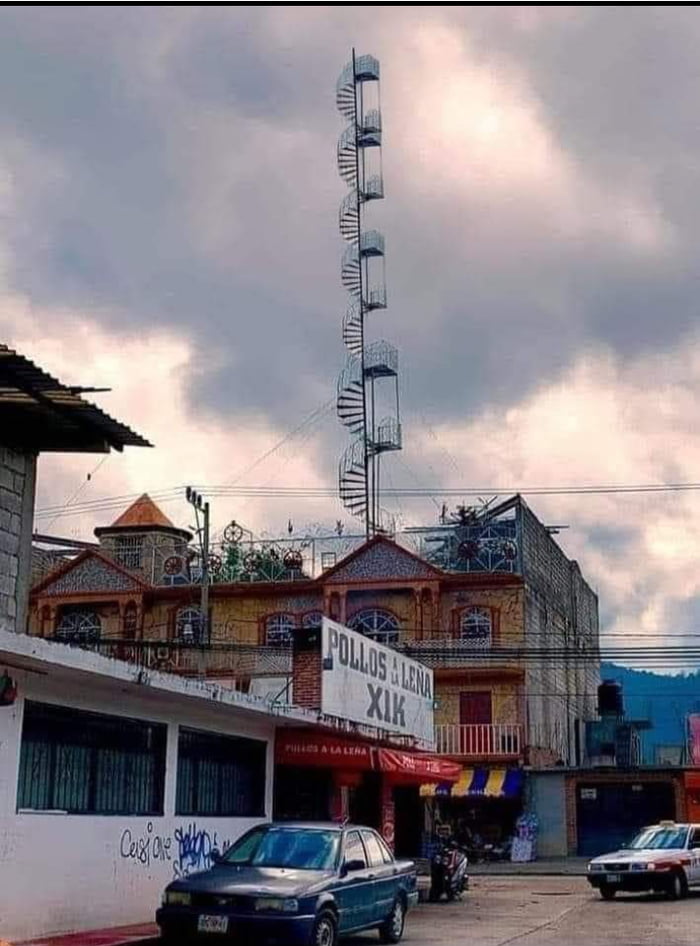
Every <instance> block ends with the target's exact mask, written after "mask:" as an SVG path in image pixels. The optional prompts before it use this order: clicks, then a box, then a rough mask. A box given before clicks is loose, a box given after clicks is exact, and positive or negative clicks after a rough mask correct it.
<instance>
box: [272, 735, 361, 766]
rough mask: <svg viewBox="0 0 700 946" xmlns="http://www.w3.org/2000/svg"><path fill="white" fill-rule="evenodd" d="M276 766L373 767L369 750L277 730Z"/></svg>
mask: <svg viewBox="0 0 700 946" xmlns="http://www.w3.org/2000/svg"><path fill="white" fill-rule="evenodd" d="M275 762H277V763H278V764H282V765H301V766H304V765H311V766H318V767H321V768H330V769H346V770H347V769H350V770H357V769H360V770H362V769H367V770H369V769H371V768H372V767H373V766H372V762H373V759H372V746H370V745H369V744H368V743H364V742H359V741H354V740H350V739H339V738H336V737H334V736H326V735H319V734H318V733H314V732H312V731H301V732H300V731H299V730H292V729H289V730H278V731H277V739H276V741H275Z"/></svg>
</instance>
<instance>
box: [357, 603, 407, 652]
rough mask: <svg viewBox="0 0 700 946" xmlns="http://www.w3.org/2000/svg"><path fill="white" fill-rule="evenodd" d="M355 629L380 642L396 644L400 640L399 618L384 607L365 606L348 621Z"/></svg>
mask: <svg viewBox="0 0 700 946" xmlns="http://www.w3.org/2000/svg"><path fill="white" fill-rule="evenodd" d="M348 627H350V628H352V630H353V631H358V632H359V633H360V634H364V635H365V637H371V638H372V640H375V641H377V642H378V643H380V644H396V643H398V640H399V629H400V623H399V619H398V618H397V617H396V615H395V614H392V613H391V611H385V610H383V609H382V608H363V610H362V611H357V612H356V613H355V614H353V616H352V617H351V618H350V620H349V621H348Z"/></svg>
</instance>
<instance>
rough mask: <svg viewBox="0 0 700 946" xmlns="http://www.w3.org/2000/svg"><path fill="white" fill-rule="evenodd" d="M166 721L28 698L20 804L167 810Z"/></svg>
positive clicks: (86, 810)
mask: <svg viewBox="0 0 700 946" xmlns="http://www.w3.org/2000/svg"><path fill="white" fill-rule="evenodd" d="M165 742H166V727H165V726H164V725H162V724H159V723H150V722H145V721H143V720H136V719H127V718H125V717H121V716H107V715H103V714H101V713H92V712H87V711H85V710H75V709H69V708H67V707H63V706H53V705H49V704H45V703H34V702H31V701H27V702H26V703H25V707H24V722H23V727H22V744H21V749H20V765H19V783H18V788H17V808H18V809H34V810H41V811H48V810H59V811H66V812H69V813H70V814H105V815H108V814H125V815H157V814H162V813H163V783H164V779H165Z"/></svg>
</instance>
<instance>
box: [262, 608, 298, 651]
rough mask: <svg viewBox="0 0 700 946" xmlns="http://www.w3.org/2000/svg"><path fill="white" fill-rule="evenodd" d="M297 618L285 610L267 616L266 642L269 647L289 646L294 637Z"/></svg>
mask: <svg viewBox="0 0 700 946" xmlns="http://www.w3.org/2000/svg"><path fill="white" fill-rule="evenodd" d="M296 626H297V619H296V617H295V616H294V615H293V614H287V613H285V612H283V611H281V612H279V613H278V614H271V615H269V617H267V618H265V643H266V644H267V645H268V647H289V646H290V645H291V643H292V639H293V637H294V630H295V628H296Z"/></svg>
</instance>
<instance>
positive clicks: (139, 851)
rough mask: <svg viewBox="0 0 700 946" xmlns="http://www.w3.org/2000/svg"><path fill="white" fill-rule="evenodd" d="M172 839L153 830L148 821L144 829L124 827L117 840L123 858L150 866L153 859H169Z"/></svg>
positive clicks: (170, 858)
mask: <svg viewBox="0 0 700 946" xmlns="http://www.w3.org/2000/svg"><path fill="white" fill-rule="evenodd" d="M172 844H173V839H172V838H171V837H168V836H166V835H162V834H158V833H155V832H154V831H153V822H152V821H149V822H148V824H147V825H146V828H145V830H141V831H140V832H139V831H132V830H131V829H130V828H124V830H123V831H122V836H121V838H120V840H119V854H120V856H121V857H122V858H124V859H125V860H131V861H135V862H136V863H138V864H143V865H144V867H150V866H151V863H152V862H153V861H171V860H172V854H171V848H172Z"/></svg>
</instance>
